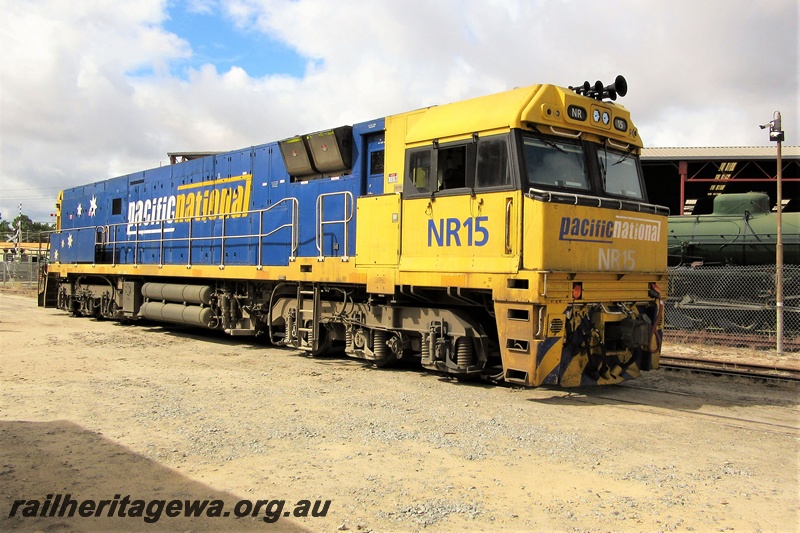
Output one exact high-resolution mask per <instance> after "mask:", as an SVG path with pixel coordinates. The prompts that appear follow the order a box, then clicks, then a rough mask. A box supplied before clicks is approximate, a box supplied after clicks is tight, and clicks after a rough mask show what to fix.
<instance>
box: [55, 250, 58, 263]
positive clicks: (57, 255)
mask: <svg viewBox="0 0 800 533" xmlns="http://www.w3.org/2000/svg"><path fill="white" fill-rule="evenodd" d="M55 259H56V261H58V250H56V257H55Z"/></svg>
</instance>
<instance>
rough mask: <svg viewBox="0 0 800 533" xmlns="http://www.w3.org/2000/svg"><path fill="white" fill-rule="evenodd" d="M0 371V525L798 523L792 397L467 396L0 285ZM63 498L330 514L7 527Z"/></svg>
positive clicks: (731, 526)
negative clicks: (95, 311) (66, 305)
mask: <svg viewBox="0 0 800 533" xmlns="http://www.w3.org/2000/svg"><path fill="white" fill-rule="evenodd" d="M697 349H698V350H700V351H702V347H699V348H697ZM667 351H668V350H667ZM751 355H752V354H751ZM0 361H1V362H2V365H0V385H1V387H0V454H2V455H1V457H2V459H1V461H2V464H0V529H10V528H20V527H21V528H24V529H26V530H43V531H60V530H64V531H72V530H112V529H113V530H143V529H147V530H153V529H159V530H162V529H163V530H176V529H182V530H192V531H203V530H216V529H228V530H239V529H248V530H249V529H275V528H277V529H280V530H289V531H294V530H297V531H336V530H352V531H417V530H433V531H462V530H506V531H521V530H548V531H549V530H554V531H726V530H743V531H757V530H761V531H796V530H798V520H799V519H800V515H799V514H798V510H797V509H798V506H797V501H798V500H797V498H798V496H797V495H798V489H800V481H799V480H798V457H799V455H798V450H800V446H798V437H800V410H799V409H798V401H797V399H798V394H797V393H798V387H797V386H795V385H787V384H774V383H767V382H756V381H748V380H743V379H737V378H727V377H710V376H702V375H696V374H687V373H680V372H665V371H655V372H651V373H649V374H647V375H646V376H645V377H644V378H642V379H640V380H637V381H634V382H630V383H628V384H625V385H622V386H616V387H600V388H592V389H578V390H563V389H519V388H514V387H505V386H494V385H489V384H485V383H481V382H477V383H461V382H457V381H452V380H448V379H445V378H443V377H441V376H437V375H434V374H430V373H425V372H422V371H420V370H419V369H417V368H414V367H413V366H411V365H406V366H401V367H400V368H395V369H387V370H375V369H371V368H368V367H365V366H364V365H362V364H361V363H360V362H358V361H355V360H351V359H348V358H346V357H344V356H333V357H326V358H319V359H310V358H308V357H305V356H304V355H302V354H299V353H297V352H293V351H291V350H280V349H274V348H270V347H267V346H264V345H262V344H260V343H259V342H257V341H255V340H244V341H242V340H241V339H231V338H228V337H225V336H218V335H214V334H209V333H202V334H200V335H198V334H197V332H190V331H187V330H182V329H180V328H162V327H160V326H154V325H148V326H135V327H133V326H121V325H118V324H115V323H113V322H97V321H94V320H91V319H85V318H83V319H78V318H70V317H68V316H67V315H66V314H64V313H62V312H60V311H55V310H49V309H48V310H45V309H37V308H36V307H35V302H34V301H33V300H32V299H31V298H30V297H23V296H19V295H9V294H3V293H0ZM67 493H69V494H71V495H72V497H73V498H75V499H95V500H101V499H113V498H115V497H116V498H117V499H119V498H120V496H115V495H121V496H125V495H130V497H131V499H143V500H152V499H164V500H167V501H169V500H172V499H181V500H183V499H212V500H213V499H220V500H222V501H224V502H225V505H226V507H225V508H226V509H232V508H233V506H234V505H235V504H236V503H237V502H238V501H240V500H244V499H249V500H253V501H255V500H285V501H286V502H287V503H286V507H285V509H284V511H286V510H293V509H295V504H296V503H297V502H300V501H301V500H310V501H312V502H313V501H315V500H321V501H326V500H330V501H331V503H330V506H329V508H328V510H327V513H326V516H318V517H313V516H310V515H309V516H305V517H302V516H301V517H298V516H294V515H292V513H289V515H290V516H280V517H279V520H277V521H275V522H274V523H271V524H270V523H265V522H264V520H262V517H263V516H265V515H264V513H261V514H260V515H259V516H256V517H253V518H239V519H237V518H234V517H233V516H229V517H220V518H182V517H181V518H171V517H167V516H162V517H161V518H160V520H159V521H158V522H156V523H155V524H147V523H144V521H143V520H142V519H141V518H131V517H127V518H121V517H118V516H113V517H106V516H101V517H97V518H79V517H72V518H68V517H64V518H58V517H53V518H51V517H48V516H45V517H41V516H37V517H21V516H19V515H20V512H17V513H16V514H17V516H13V517H9V516H8V515H9V513H10V512H11V508H12V505H13V503H14V501H16V500H20V499H24V500H32V499H39V500H42V501H43V500H45V498H46V495H48V494H67Z"/></svg>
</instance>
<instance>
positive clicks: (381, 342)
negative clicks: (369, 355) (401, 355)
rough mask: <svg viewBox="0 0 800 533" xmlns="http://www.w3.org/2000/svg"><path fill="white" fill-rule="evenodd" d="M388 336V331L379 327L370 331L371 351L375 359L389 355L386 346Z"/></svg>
mask: <svg viewBox="0 0 800 533" xmlns="http://www.w3.org/2000/svg"><path fill="white" fill-rule="evenodd" d="M388 336H389V334H388V332H386V331H383V330H381V329H376V330H375V331H374V332H373V333H372V351H373V352H374V353H375V358H376V359H385V358H386V357H388V356H389V347H388V346H386V339H387V338H388Z"/></svg>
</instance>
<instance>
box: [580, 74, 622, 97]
mask: <svg viewBox="0 0 800 533" xmlns="http://www.w3.org/2000/svg"><path fill="white" fill-rule="evenodd" d="M569 88H570V90H573V91H575V92H576V93H578V94H581V95H583V96H588V97H589V98H594V99H595V100H603V99H604V98H610V99H611V100H616V99H617V96H625V95H626V94H628V82H626V81H625V78H624V77H622V76H617V77H616V78H615V79H614V83H612V84H611V85H606V86H605V87H603V82H601V81H600V80H598V81H596V82H595V84H594V85H590V84H589V82H588V81H585V82H583V85H579V86H577V87H572V86H570V87H569Z"/></svg>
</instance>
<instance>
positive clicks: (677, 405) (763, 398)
mask: <svg viewBox="0 0 800 533" xmlns="http://www.w3.org/2000/svg"><path fill="white" fill-rule="evenodd" d="M745 379H746V378H737V377H730V376H719V377H706V376H702V377H700V381H697V382H692V383H687V382H685V381H682V380H681V379H680V378H673V379H671V377H670V376H669V374H666V375H661V376H647V377H642V378H639V379H637V380H634V381H628V382H624V383H621V384H618V385H605V386H595V387H581V388H576V389H560V388H544V389H537V392H538V393H539V394H540V395H541V394H547V393H552V394H551V395H548V396H544V397H541V396H540V397H536V398H529V399H528V401H530V402H534V403H540V404H546V405H557V406H574V407H578V406H587V407H591V406H595V405H610V406H614V405H619V406H623V405H630V406H642V407H655V408H660V409H666V410H675V411H699V410H701V409H703V408H707V407H715V408H723V409H724V408H738V407H749V406H754V405H757V406H766V407H783V408H797V407H798V401H797V398H798V393H800V386H798V385H797V384H794V383H780V384H768V383H764V382H758V381H752V380H747V381H745ZM545 391H547V392H545Z"/></svg>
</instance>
